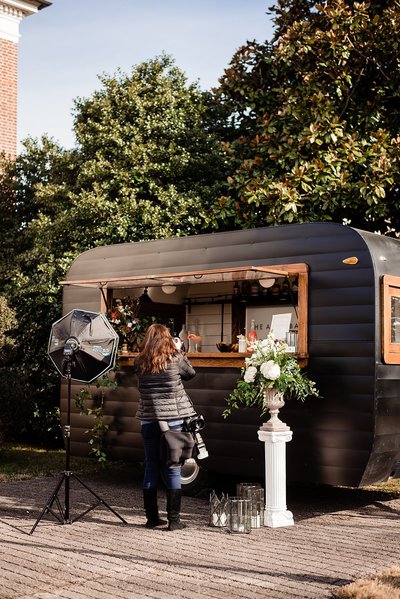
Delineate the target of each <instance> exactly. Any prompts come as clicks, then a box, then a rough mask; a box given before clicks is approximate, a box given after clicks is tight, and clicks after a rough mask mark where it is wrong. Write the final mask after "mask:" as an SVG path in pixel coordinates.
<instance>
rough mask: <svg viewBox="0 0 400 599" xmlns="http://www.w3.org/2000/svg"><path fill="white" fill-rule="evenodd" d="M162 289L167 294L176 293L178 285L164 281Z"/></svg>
mask: <svg viewBox="0 0 400 599" xmlns="http://www.w3.org/2000/svg"><path fill="white" fill-rule="evenodd" d="M161 289H162V291H163V292H164V293H166V294H167V295H171V293H175V291H176V285H170V284H169V283H164V285H161Z"/></svg>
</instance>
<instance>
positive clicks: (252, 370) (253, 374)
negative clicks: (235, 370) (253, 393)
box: [244, 366, 257, 383]
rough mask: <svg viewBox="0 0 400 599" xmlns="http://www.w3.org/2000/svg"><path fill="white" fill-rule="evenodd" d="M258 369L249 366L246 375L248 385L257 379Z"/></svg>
mask: <svg viewBox="0 0 400 599" xmlns="http://www.w3.org/2000/svg"><path fill="white" fill-rule="evenodd" d="M256 374H257V368H256V367H255V366H249V367H248V368H247V370H246V372H245V373H244V380H245V381H246V383H252V382H253V381H254V379H255V378H256Z"/></svg>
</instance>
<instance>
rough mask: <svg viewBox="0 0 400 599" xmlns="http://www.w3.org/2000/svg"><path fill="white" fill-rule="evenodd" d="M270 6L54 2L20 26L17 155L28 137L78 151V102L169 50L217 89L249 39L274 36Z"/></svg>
mask: <svg viewBox="0 0 400 599" xmlns="http://www.w3.org/2000/svg"><path fill="white" fill-rule="evenodd" d="M271 4H273V2H271V1H268V0H147V1H146V0H54V1H53V4H52V6H50V7H48V8H45V9H43V10H41V11H39V13H37V14H35V15H32V16H30V17H27V18H25V19H24V20H23V21H22V22H21V26H20V34H21V38H20V42H19V87H18V143H19V146H18V150H19V151H20V150H21V143H20V142H21V140H22V139H24V138H26V137H27V136H28V135H30V136H33V137H39V136H41V135H42V134H45V133H46V134H47V135H49V136H51V137H52V138H54V139H55V140H56V141H58V142H59V143H60V144H61V145H62V146H64V147H65V148H70V147H72V146H73V145H74V137H73V130H72V127H73V117H72V110H73V106H74V99H75V98H77V97H89V96H90V95H91V94H92V93H93V91H94V90H96V89H99V88H100V82H99V80H98V75H99V74H101V73H108V74H112V73H114V72H115V71H116V69H117V68H121V69H122V71H123V72H124V73H129V72H131V70H132V67H133V66H134V65H136V64H139V63H140V62H142V61H144V60H149V59H151V58H154V57H155V56H158V55H160V54H161V53H162V52H166V53H167V54H170V55H171V56H173V58H174V59H175V61H176V64H177V66H178V67H180V68H181V69H182V70H183V71H184V72H185V73H186V75H187V77H188V80H189V81H190V82H192V81H197V80H198V81H199V84H200V86H201V87H202V88H203V89H210V88H211V87H214V86H216V85H217V83H218V78H219V77H220V76H221V75H222V74H223V71H224V69H225V68H226V67H227V66H228V64H229V62H230V60H231V58H232V56H233V54H234V52H235V50H236V49H237V48H239V47H240V46H241V45H243V44H244V43H246V41H247V40H253V39H256V40H258V41H265V40H267V39H268V40H269V39H271V37H272V32H273V28H272V22H271V16H270V15H269V14H266V13H267V11H268V7H270V6H271Z"/></svg>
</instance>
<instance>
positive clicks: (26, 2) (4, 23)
mask: <svg viewBox="0 0 400 599" xmlns="http://www.w3.org/2000/svg"><path fill="white" fill-rule="evenodd" d="M50 4H51V2H45V1H39V0H0V152H5V153H6V154H7V155H9V156H10V157H15V155H16V152H17V89H18V40H19V37H20V35H19V24H20V22H21V21H22V19H23V18H25V17H28V16H29V15H32V14H34V13H36V12H38V10H40V9H42V8H45V7H46V6H50Z"/></svg>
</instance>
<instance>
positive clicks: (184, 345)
mask: <svg viewBox="0 0 400 599" xmlns="http://www.w3.org/2000/svg"><path fill="white" fill-rule="evenodd" d="M179 339H180V340H181V342H182V347H181V351H183V352H184V351H188V349H189V340H188V333H187V330H186V324H183V325H182V328H181V330H180V331H179Z"/></svg>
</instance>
